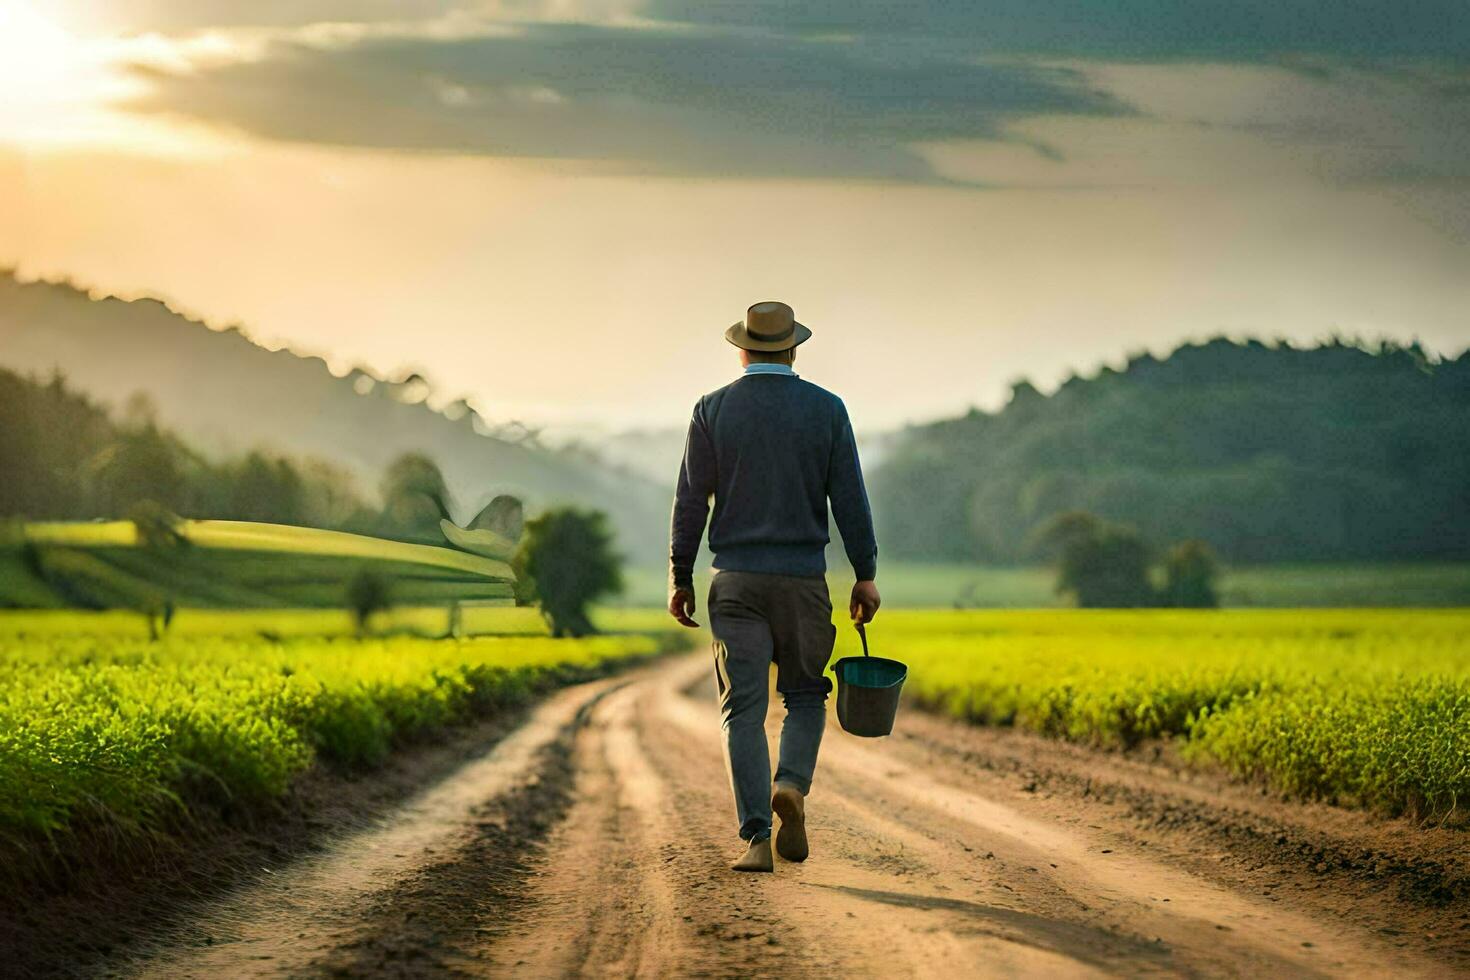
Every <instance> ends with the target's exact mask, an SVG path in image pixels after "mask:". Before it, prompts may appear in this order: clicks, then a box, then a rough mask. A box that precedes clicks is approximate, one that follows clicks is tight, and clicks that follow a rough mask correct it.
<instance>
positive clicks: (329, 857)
mask: <svg viewBox="0 0 1470 980" xmlns="http://www.w3.org/2000/svg"><path fill="white" fill-rule="evenodd" d="M712 694H713V681H712V679H711V675H710V665H709V660H708V656H707V655H705V654H700V655H690V656H688V657H681V658H677V659H671V660H666V661H663V662H661V663H659V664H655V665H652V666H650V667H646V668H643V669H640V670H638V671H634V672H632V673H630V674H628V675H624V677H623V678H622V679H618V680H609V681H602V682H598V683H595V684H591V685H583V686H581V687H578V688H573V689H569V690H567V691H564V692H562V693H560V694H558V695H556V696H554V697H553V698H552V699H550V700H549V701H548V702H546V703H545V704H544V705H543V706H542V707H541V708H539V709H537V711H536V712H534V713H533V714H532V715H531V718H530V720H529V721H528V723H527V724H526V725H525V726H524V727H523V728H521V729H519V730H518V731H517V732H516V733H514V734H513V735H511V736H510V737H508V738H507V739H505V740H504V741H503V742H501V743H500V744H499V745H498V746H497V747H496V748H495V749H494V750H493V751H491V752H490V753H489V754H487V755H486V756H484V757H483V758H481V759H478V760H475V761H472V762H471V763H469V764H468V765H467V766H465V767H464V768H463V769H461V770H460V771H458V772H457V773H455V774H453V775H452V776H451V777H449V778H448V779H446V780H444V781H443V782H442V783H440V784H439V785H438V786H437V787H435V788H433V789H431V790H429V791H427V792H426V793H425V794H423V796H422V797H421V798H419V799H417V800H415V801H413V802H412V803H411V804H409V805H407V806H405V807H403V808H402V810H401V811H400V812H399V813H398V815H397V816H396V817H394V818H393V819H392V820H389V821H387V822H386V823H385V824H384V825H383V826H381V827H379V828H377V829H375V830H373V831H371V832H369V833H365V834H356V835H351V836H349V837H347V838H344V839H343V840H342V841H340V842H339V843H338V844H337V845H336V846H335V847H334V848H333V849H332V850H331V851H329V852H328V853H327V854H324V855H322V856H320V857H319V858H313V859H309V860H307V861H303V862H300V863H299V865H298V866H297V867H294V868H290V869H281V871H280V872H279V873H278V874H277V875H276V876H273V877H271V878H270V879H263V880H261V881H258V882H253V883H251V884H250V885H249V886H247V887H246V888H244V889H241V890H240V892H239V893H238V894H236V895H235V896H232V897H231V899H230V900H228V901H226V902H223V903H219V904H218V905H216V906H215V907H214V908H213V909H212V910H210V911H209V912H208V913H207V914H205V915H204V916H203V917H202V918H201V925H200V929H199V932H200V934H203V933H204V932H208V933H209V934H211V935H213V936H215V937H216V942H215V944H214V945H213V946H210V947H203V946H199V945H192V946H186V947H183V948H180V947H178V946H176V947H174V948H172V949H167V950H160V951H158V952H157V955H155V956H154V957H153V958H152V959H151V960H148V961H146V962H144V963H142V964H140V965H139V967H138V969H136V970H133V971H130V972H136V973H139V974H141V975H145V976H384V975H387V976H414V977H417V976H446V975H447V976H488V977H501V976H516V977H543V976H547V977H550V976H590V977H601V976H718V977H724V976H730V977H736V976H738V977H805V976H813V977H816V976H830V975H841V976H845V977H867V976H875V977H876V976H883V977H892V976H900V977H901V976H912V977H917V976H925V977H929V976H958V975H1005V976H1047V977H1053V976H1078V977H1096V976H1186V977H1192V976H1240V975H1272V976H1300V977H1312V976H1329V975H1333V976H1335V975H1348V974H1350V975H1353V976H1388V975H1390V974H1392V975H1393V976H1395V977H1414V976H1430V975H1437V976H1446V975H1450V974H1451V973H1452V970H1451V969H1448V968H1446V966H1445V964H1443V963H1438V964H1437V963H1435V962H1434V961H1433V960H1432V959H1430V958H1427V957H1422V956H1419V955H1416V954H1415V953H1414V952H1413V951H1408V950H1400V949H1392V948H1390V947H1388V946H1386V945H1384V944H1382V943H1380V942H1379V941H1378V940H1377V939H1376V938H1375V937H1373V936H1371V935H1369V934H1367V933H1366V932H1365V931H1364V930H1362V929H1360V928H1357V927H1355V926H1353V925H1352V924H1349V923H1345V922H1341V921H1331V920H1329V919H1326V918H1324V917H1323V916H1320V915H1316V916H1314V915H1311V914H1308V913H1306V912H1303V911H1300V910H1285V909H1283V908H1282V907H1281V906H1279V905H1272V904H1271V903H1270V902H1269V901H1267V900H1266V899H1265V898H1263V897H1261V896H1260V895H1258V894H1252V893H1250V892H1248V891H1245V890H1242V889H1238V888H1231V887H1230V886H1229V885H1228V884H1222V883H1220V882H1218V881H1214V880H1211V879H1209V878H1207V877H1205V876H1203V875H1200V874H1197V873H1194V872H1193V871H1191V870H1187V869H1185V868H1183V867H1181V866H1179V862H1177V861H1173V862H1170V861H1161V860H1160V859H1159V857H1158V856H1157V855H1154V854H1151V853H1149V849H1146V848H1143V847H1140V846H1137V845H1134V844H1131V843H1130V842H1129V841H1128V840H1127V839H1126V835H1124V834H1121V833H1118V832H1117V831H1118V828H1117V827H1115V826H1109V827H1103V826H1101V825H1099V826H1095V827H1094V826H1087V825H1084V824H1082V823H1081V822H1080V821H1075V822H1069V820H1075V818H1071V817H1069V818H1068V819H1058V818H1057V816H1056V815H1055V814H1053V813H1050V812H1048V811H1046V810H1044V809H1037V808H1036V807H1035V806H1031V805H1028V802H1027V800H1025V799H1021V798H1018V797H1022V796H1024V794H1021V793H1019V791H1018V790H1016V789H1015V788H1014V787H1013V786H1010V785H1008V784H1006V783H1005V782H1004V781H1002V780H999V779H997V778H996V777H995V776H994V774H987V773H985V772H983V771H981V770H979V769H978V767H975V766H973V765H970V764H967V763H966V762H965V761H964V760H963V759H962V758H959V757H957V756H956V755H954V754H953V753H950V754H946V753H944V752H937V751H932V750H930V749H932V747H930V748H926V747H925V745H924V744H923V740H922V739H918V738H914V739H902V738H899V739H890V740H885V741H882V742H870V741H860V740H856V739H853V738H851V737H850V736H847V735H845V734H844V733H842V732H841V731H840V730H839V729H838V728H837V726H836V724H835V721H834V723H833V724H832V726H831V728H830V729H829V734H828V737H827V740H826V742H825V744H824V746H823V751H822V759H821V763H820V765H819V767H818V774H817V781H816V785H815V788H814V792H813V795H812V796H811V798H810V800H809V821H808V829H809V833H810V835H811V839H812V858H811V859H810V860H809V861H808V862H806V863H805V864H801V865H791V864H786V863H784V862H778V864H777V868H776V873H775V874H773V875H758V874H757V875H750V874H746V875H741V874H736V873H734V872H731V871H729V870H727V866H728V863H729V861H730V860H731V859H732V858H733V857H734V856H735V855H736V854H737V853H738V852H739V851H740V849H741V847H742V845H741V844H740V842H739V841H738V839H737V837H736V835H735V832H734V829H735V818H734V814H733V806H732V803H731V799H730V790H729V777H728V774H727V772H726V771H725V765H724V761H723V758H722V754H721V751H720V747H719V737H718V732H719V729H718V719H717V715H716V712H715V706H714V703H713V697H712ZM772 715H773V718H772V722H771V727H770V734H771V735H772V736H773V738H774V736H775V735H776V733H777V731H778V723H779V715H780V710H779V707H777V708H775V709H774V710H773V711H772ZM914 722H915V729H916V730H923V728H924V724H923V723H921V722H920V721H919V719H914ZM1097 819H1099V820H1100V821H1103V820H1106V819H1107V818H1105V817H1102V816H1099V817H1098V818H1097Z"/></svg>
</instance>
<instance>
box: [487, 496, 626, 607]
mask: <svg viewBox="0 0 1470 980" xmlns="http://www.w3.org/2000/svg"><path fill="white" fill-rule="evenodd" d="M621 566H622V559H621V557H620V556H619V555H617V554H616V553H615V552H614V551H613V550H612V532H611V531H609V530H608V527H607V515H606V514H603V513H602V512H601V511H584V510H577V509H575V508H570V507H567V508H560V509H556V510H549V511H547V512H546V513H544V514H542V515H541V516H540V517H537V518H535V519H533V520H530V521H527V522H526V527H525V533H524V534H523V536H522V538H521V544H520V547H519V548H518V549H517V550H516V553H515V557H514V558H513V559H511V567H512V568H513V569H514V570H515V574H516V591H517V594H518V595H519V594H530V595H534V597H535V601H536V603H537V605H539V606H540V607H541V615H542V617H543V618H544V619H545V620H546V624H547V625H548V626H549V627H550V628H551V635H552V636H585V635H587V634H589V633H594V632H596V630H595V628H594V627H593V625H592V621H591V620H590V619H589V618H588V617H587V607H588V606H589V605H591V604H592V603H593V602H594V601H596V600H597V599H599V598H601V597H603V596H607V595H615V594H617V593H618V592H621V591H622V589H623V576H622V567H621ZM523 590H524V591H523Z"/></svg>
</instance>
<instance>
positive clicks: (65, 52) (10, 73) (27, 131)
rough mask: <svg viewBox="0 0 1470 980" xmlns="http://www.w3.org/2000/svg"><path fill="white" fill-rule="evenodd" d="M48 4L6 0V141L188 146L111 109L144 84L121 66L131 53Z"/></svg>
mask: <svg viewBox="0 0 1470 980" xmlns="http://www.w3.org/2000/svg"><path fill="white" fill-rule="evenodd" d="M42 9H44V8H42V7H41V5H40V2H39V0H0V144H10V145H14V146H18V147H21V148H25V149H41V148H47V147H59V146H82V145H113V146H129V147H134V148H153V149H159V148H162V149H170V148H176V147H177V146H178V145H180V143H181V141H180V140H179V138H178V137H177V136H176V135H173V134H168V133H165V132H163V131H162V129H161V128H160V127H159V126H157V125H152V124H149V123H146V122H143V121H141V120H138V119H134V118H132V117H129V116H126V115H124V114H121V113H118V112H115V111H112V109H111V108H110V107H111V106H112V105H113V104H114V103H117V102H119V101H121V100H124V99H127V98H129V97H131V96H135V95H137V94H139V93H140V92H141V91H142V90H143V87H144V84H143V83H142V82H141V81H140V80H138V79H136V78H133V77H129V76H128V75H127V74H126V73H125V72H124V71H122V70H121V69H120V67H119V66H120V65H121V64H122V63H123V62H124V61H125V60H126V54H127V52H126V51H125V50H123V49H122V48H120V46H119V43H118V42H117V41H116V40H114V39H103V38H80V37H76V36H74V35H72V34H70V33H68V32H67V31H66V30H65V29H63V28H62V27H61V26H60V25H58V24H57V23H56V22H55V21H54V20H51V19H49V18H48V17H47V16H46V15H45V14H43V13H42V12H41V10H42Z"/></svg>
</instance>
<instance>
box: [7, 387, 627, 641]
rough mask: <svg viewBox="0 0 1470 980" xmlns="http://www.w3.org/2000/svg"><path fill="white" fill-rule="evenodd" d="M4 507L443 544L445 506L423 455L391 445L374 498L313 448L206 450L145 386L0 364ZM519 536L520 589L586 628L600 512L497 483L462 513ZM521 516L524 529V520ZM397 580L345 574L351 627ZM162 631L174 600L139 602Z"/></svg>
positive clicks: (43, 514) (600, 580)
mask: <svg viewBox="0 0 1470 980" xmlns="http://www.w3.org/2000/svg"><path fill="white" fill-rule="evenodd" d="M0 421H3V424H0V473H4V474H5V479H3V480H0V519H3V518H19V519H29V520H88V519H93V518H123V517H126V518H131V519H133V520H134V521H136V522H137V523H138V525H139V528H140V530H141V531H142V533H143V536H144V539H145V541H149V542H151V543H152V545H151V546H158V547H165V546H172V545H173V544H174V543H175V542H173V541H172V540H171V535H172V534H173V532H172V526H173V525H172V522H173V521H174V520H176V516H175V515H185V516H189V517H206V518H215V519H223V520H242V521H260V522H267V523H277V524H292V525H299V526H305V527H322V528H331V529H336V530H347V531H354V532H357V533H362V534H371V535H374V536H377V537H387V538H395V539H398V540H407V541H418V542H423V543H428V544H434V545H439V546H445V545H446V541H445V538H444V534H443V532H442V530H441V528H440V521H441V520H445V519H447V520H453V519H454V518H453V514H452V510H453V507H454V503H453V499H452V497H451V495H450V491H449V487H448V484H447V482H446V480H445V478H444V474H443V473H442V472H441V471H440V469H439V467H438V465H437V464H436V463H435V462H434V461H433V460H432V459H430V458H429V457H428V456H425V455H423V454H419V453H410V454H406V455H404V456H401V457H399V458H398V459H397V460H396V461H394V462H393V463H392V465H390V466H389V467H388V469H387V470H386V472H385V473H384V474H383V478H382V482H381V485H380V487H379V497H380V500H381V504H380V505H378V506H373V505H371V504H369V503H368V502H367V501H366V500H364V498H363V497H362V496H361V495H360V494H359V492H358V491H357V488H356V486H355V484H354V481H353V478H352V475H351V474H350V473H349V472H347V471H346V470H343V469H341V468H339V467H336V466H334V465H332V464H330V463H327V462H324V461H322V460H317V459H310V458H308V459H293V458H290V457H287V456H283V455H279V454H273V453H267V452H261V451H252V452H248V453H245V454H243V455H239V456H235V457H230V458H226V459H210V458H207V457H205V456H204V455H202V454H200V453H198V452H196V451H194V450H193V449H192V448H191V447H190V446H188V445H187V444H186V443H184V442H183V441H182V440H181V439H179V438H178V437H177V436H176V435H174V434H173V433H171V432H169V431H168V430H167V429H165V428H163V427H161V426H160V425H159V424H158V422H157V420H156V418H155V416H154V412H153V410H152V408H151V406H150V404H149V403H148V401H147V400H146V399H144V398H141V397H140V398H135V399H134V400H133V401H131V402H130V403H129V404H128V405H127V406H126V408H125V409H124V411H123V412H122V413H121V414H120V417H119V418H113V417H112V415H110V414H109V413H108V412H107V411H106V410H105V409H104V408H102V407H101V406H99V405H97V404H95V403H94V402H92V401H91V400H89V399H88V398H87V397H86V396H84V395H83V394H81V393H79V392H77V391H74V390H72V389H71V388H70V387H69V386H68V385H67V383H66V381H65V379H64V378H63V377H61V376H60V375H56V376H53V377H52V378H50V379H49V380H47V381H44V382H41V381H37V380H34V379H31V378H26V377H23V376H21V375H18V374H15V373H13V372H10V371H6V370H3V369H0ZM469 527H470V529H472V530H480V529H484V530H491V531H494V532H495V533H496V534H498V535H500V536H501V537H503V538H506V539H508V540H510V541H512V542H518V548H517V550H516V552H515V554H514V557H513V558H512V562H511V564H512V567H513V569H514V571H515V574H516V594H517V599H518V601H520V602H522V603H527V604H531V603H534V604H536V605H538V606H539V607H540V608H541V611H542V613H543V615H544V616H545V618H546V620H547V623H548V625H549V627H550V629H551V630H552V632H553V633H554V634H555V635H557V636H580V635H583V634H586V633H590V632H592V631H593V628H592V623H591V621H590V619H589V618H588V614H587V609H588V606H589V604H590V603H592V602H593V601H595V600H597V599H599V598H601V597H603V596H606V595H608V594H611V593H614V592H616V591H618V590H619V589H620V588H621V585H622V581H621V559H620V557H619V556H618V555H617V554H616V553H615V551H614V550H613V535H612V531H611V529H610V528H609V527H608V523H607V518H606V515H604V514H602V513H600V512H597V511H588V510H576V509H558V510H551V511H548V512H547V513H545V514H543V515H541V516H539V517H538V518H536V519H534V520H531V521H529V522H525V521H524V520H523V515H522V506H521V502H520V501H519V500H518V499H517V498H515V497H512V496H508V495H502V496H499V497H496V498H495V499H494V500H492V501H491V502H490V504H489V505H488V506H487V507H485V508H484V509H483V510H482V511H481V512H480V514H479V515H478V516H476V517H475V518H474V520H472V521H471V522H470V523H469ZM523 529H524V533H523ZM393 601H394V600H393V583H392V582H391V581H390V580H388V579H386V578H384V577H382V576H381V575H378V574H376V573H374V572H371V571H363V572H361V573H359V574H357V575H355V576H353V577H352V578H351V579H350V580H349V581H348V582H347V583H346V585H345V588H344V596H343V602H344V604H345V605H347V607H348V608H350V609H351V610H352V611H353V612H354V614H355V615H356V617H357V619H358V623H359V627H360V628H366V625H367V623H368V621H369V619H370V618H371V616H372V615H373V614H374V613H375V612H378V611H381V610H384V609H387V608H389V607H390V606H392V604H393ZM146 613H147V615H148V616H149V623H150V628H151V629H153V630H154V631H155V632H161V631H162V629H165V628H166V627H167V624H168V619H169V618H170V616H171V613H172V607H171V605H164V606H160V607H159V608H157V609H153V608H151V607H150V608H149V609H148V610H146Z"/></svg>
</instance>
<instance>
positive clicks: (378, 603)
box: [347, 568, 393, 635]
mask: <svg viewBox="0 0 1470 980" xmlns="http://www.w3.org/2000/svg"><path fill="white" fill-rule="evenodd" d="M392 606H393V597H392V588H391V587H390V585H389V583H388V580H387V579H386V578H384V577H383V576H382V575H380V574H378V573H377V572H375V571H373V570H372V569H369V568H363V569H359V570H358V571H357V573H356V574H354V575H353V576H352V578H350V579H348V581H347V608H348V610H349V611H351V613H352V621H353V623H354V624H355V625H356V626H357V632H358V635H362V634H364V633H366V632H367V631H368V625H369V621H370V620H371V619H372V618H373V615H374V614H375V613H380V612H387V611H388V610H389V609H391V608H392Z"/></svg>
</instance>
